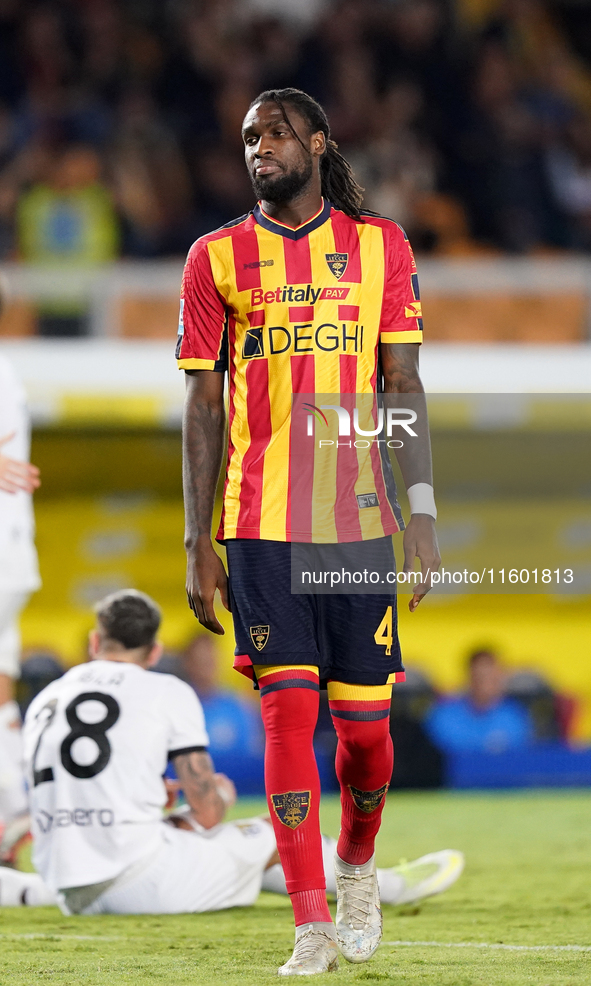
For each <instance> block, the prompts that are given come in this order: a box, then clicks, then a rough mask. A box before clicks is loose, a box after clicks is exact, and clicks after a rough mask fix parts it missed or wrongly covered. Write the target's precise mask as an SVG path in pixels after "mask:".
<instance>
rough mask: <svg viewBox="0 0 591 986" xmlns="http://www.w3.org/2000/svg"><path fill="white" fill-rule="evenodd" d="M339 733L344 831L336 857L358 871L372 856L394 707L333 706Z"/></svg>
mask: <svg viewBox="0 0 591 986" xmlns="http://www.w3.org/2000/svg"><path fill="white" fill-rule="evenodd" d="M330 711H331V713H332V717H333V723H334V726H335V729H336V732H337V737H338V746H337V755H336V772H337V777H338V779H339V784H340V785H341V832H340V835H339V840H338V843H337V853H338V855H339V857H340V858H341V859H342V860H343V861H344V862H345V863H351V864H352V865H356V866H360V865H361V864H363V863H366V862H367V861H368V859H370V858H371V856H372V855H373V853H374V848H375V839H376V835H377V834H378V830H379V828H380V822H381V820H382V811H383V808H384V802H385V799H386V792H387V790H388V785H389V784H390V778H391V776H392V766H393V763H394V751H393V747H392V740H391V738H390V702H389V700H387V701H376V702H363V703H361V702H359V701H357V702H346V701H331V702H330Z"/></svg>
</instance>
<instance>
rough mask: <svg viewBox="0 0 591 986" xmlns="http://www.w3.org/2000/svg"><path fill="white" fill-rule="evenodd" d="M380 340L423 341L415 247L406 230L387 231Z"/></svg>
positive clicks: (393, 225)
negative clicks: (413, 249) (413, 248)
mask: <svg viewBox="0 0 591 986" xmlns="http://www.w3.org/2000/svg"><path fill="white" fill-rule="evenodd" d="M388 232H389V233H390V235H389V236H388V243H387V246H386V258H385V259H386V272H385V284H384V301H383V305H382V317H381V320H380V342H419V343H420V342H422V341H423V319H422V312H421V300H420V294H419V277H418V274H417V265H416V263H415V258H414V254H413V252H412V247H411V245H410V242H409V240H408V237H407V235H406V233H405V232H404V230H403V229H401V228H400V226H398V225H397V224H395V223H393V224H392V228H391V229H389V230H388Z"/></svg>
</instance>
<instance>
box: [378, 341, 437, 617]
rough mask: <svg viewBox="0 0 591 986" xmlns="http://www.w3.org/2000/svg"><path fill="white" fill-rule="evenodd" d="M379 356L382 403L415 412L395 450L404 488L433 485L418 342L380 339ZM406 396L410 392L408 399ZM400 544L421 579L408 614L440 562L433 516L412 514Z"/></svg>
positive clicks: (408, 567) (407, 569)
mask: <svg viewBox="0 0 591 986" xmlns="http://www.w3.org/2000/svg"><path fill="white" fill-rule="evenodd" d="M380 357H381V364H382V370H383V374H384V405H385V406H386V407H387V406H394V407H404V406H407V407H408V406H410V408H411V410H413V411H415V412H416V413H417V419H416V421H415V422H413V425H412V428H413V431H415V432H416V437H410V438H407V436H406V435H404V445H403V447H402V448H400V449H396V458H397V460H398V464H399V466H400V470H401V472H402V478H403V479H404V484H405V486H406V489H407V490H408V489H410V488H411V487H412V486H416V484H417V483H425V484H427V486H430V487H433V466H432V461H431V439H430V436H429V422H428V418H427V402H426V399H425V391H424V388H423V384H422V382H421V378H420V376H419V344H418V343H384V342H383V343H381V344H380ZM388 395H390V396H388ZM408 395H412V397H411V398H410V400H409V398H408ZM403 544H404V571H405V572H410V571H412V570H413V568H414V560H415V558H418V559H419V561H420V563H421V578H422V582H421V584H420V585H417V586H416V589H415V592H414V594H413V597H412V599H411V601H410V603H409V609H410V611H411V613H412V612H414V610H415V609H416V608H417V606H418V605H419V603H420V601H421V599H422V597H423V596H424V595H425V593H426V592H428V590H429V588H430V586H429V584H428V583H427V582H426V578H427V572H429V571H431V572H436V571H437V570H438V569H439V566H440V564H441V558H440V556H439V546H438V544H437V534H436V532H435V519H434V518H433V517H432V516H430V515H429V514H427V513H412V514H411V517H410V520H409V522H408V524H407V527H406V530H405V532H404V541H403Z"/></svg>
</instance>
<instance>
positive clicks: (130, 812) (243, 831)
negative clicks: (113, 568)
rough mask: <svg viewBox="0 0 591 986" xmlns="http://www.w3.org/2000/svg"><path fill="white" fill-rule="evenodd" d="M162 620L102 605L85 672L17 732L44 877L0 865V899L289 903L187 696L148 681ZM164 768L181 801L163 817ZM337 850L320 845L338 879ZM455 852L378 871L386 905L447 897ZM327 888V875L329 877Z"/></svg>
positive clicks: (157, 905)
mask: <svg viewBox="0 0 591 986" xmlns="http://www.w3.org/2000/svg"><path fill="white" fill-rule="evenodd" d="M159 625H160V612H159V610H158V607H157V606H156V605H155V603H154V602H153V601H152V600H151V599H150V598H149V597H148V596H145V595H144V594H143V593H139V592H135V591H134V590H132V589H128V590H124V591H122V592H118V593H114V594H113V595H111V596H107V597H106V598H105V599H103V601H102V602H101V603H99V605H98V606H97V627H96V629H95V630H94V631H93V632H92V633H91V635H90V657H91V662H90V663H89V664H83V665H79V666H77V667H75V668H72V669H71V670H70V671H68V672H67V673H66V674H65V675H64V676H63V677H62V678H60V679H59V680H57V681H54V682H52V683H51V684H50V685H49V686H48V687H47V688H45V689H44V690H43V691H42V692H41V693H40V694H39V695H37V696H36V698H35V699H34V700H33V702H32V703H31V705H30V707H29V709H28V710H27V714H26V717H25V726H24V736H25V754H26V762H27V777H28V782H29V788H30V800H31V814H32V823H33V824H32V830H33V839H34V846H33V861H34V863H35V866H36V867H37V870H38V871H39V874H41V875H37V874H31V873H18V872H16V871H14V870H9V869H2V868H0V903H2V904H5V905H13V906H14V905H18V904H25V905H28V906H38V905H43V904H51V903H55V902H56V901H57V902H59V904H60V906H61V907H62V910H63V911H64V912H65V913H67V914H105V913H109V914H140V913H143V914H173V913H180V912H191V911H193V912H196V911H216V910H221V909H223V908H227V907H239V906H245V905H248V904H252V903H254V901H255V900H256V898H257V896H258V893H259V891H260V889H261V885H262V887H263V889H267V890H271V891H276V892H278V893H286V887H285V879H284V876H283V872H282V869H281V866H280V865H279V863H278V857H277V852H276V844H275V836H274V833H273V828H272V826H271V824H270V821H269V819H262V818H250V819H246V820H242V821H236V822H229V823H225V824H222V822H223V819H224V816H225V814H226V811H227V809H228V807H229V806H231V805H232V804H233V803H234V801H235V798H236V792H235V789H234V785H233V783H232V781H231V780H230V779H229V778H228V777H226V776H224V775H223V774H216V773H214V770H213V764H212V762H211V759H210V757H209V754H208V752H207V747H208V742H209V741H208V736H207V733H206V730H205V721H204V717H203V710H202V708H201V705H200V702H199V699H198V698H197V696H196V695H195V693H194V691H193V689H192V688H191V687H190V686H189V685H187V684H186V683H185V682H183V681H181V680H180V679H178V678H176V677H174V676H173V675H168V674H158V675H153V674H149V673H148V668H150V667H151V666H152V665H153V664H155V663H156V662H157V661H158V658H159V657H160V654H161V653H162V647H161V645H160V644H159V643H158V642H157V640H156V634H157V631H158V628H159ZM167 760H171V761H172V762H173V764H174V766H175V769H176V772H177V775H178V777H179V781H180V784H181V786H182V789H183V791H184V794H185V797H186V799H187V806H186V808H185V809H184V810H182V811H179V812H176V813H175V814H173V815H171V816H169V818H168V820H167V822H164V821H163V809H164V806H165V803H166V801H167V793H166V789H165V785H164V782H163V776H162V775H163V774H164V771H165V769H166V764H167ZM335 845H336V843H335V841H334V840H333V839H328V838H326V837H324V841H323V849H324V854H325V858H326V863H327V867H328V872H329V873H331V871H332V859H333V857H334V849H335ZM461 869H462V859H461V856H460V855H459V854H457V853H456V854H454V853H450V852H445V851H444V852H441V853H433V854H431V855H429V856H426V857H423V858H421V859H420V860H417V861H415V862H414V863H410V864H407V865H406V866H402V867H398V868H393V869H388V870H380V871H379V879H380V886H381V889H382V893H383V896H384V899H385V900H387V901H389V902H391V903H407V902H410V901H414V900H418V899H419V898H421V897H425V896H429V895H431V894H434V893H441V891H442V890H445V889H446V887H448V886H449V885H450V884H451V883H453V882H454V880H456V879H457V877H458V876H459V874H460V872H461ZM329 887H330V889H331V890H333V891H334V889H335V883H334V875H332V877H331V879H330V880H329Z"/></svg>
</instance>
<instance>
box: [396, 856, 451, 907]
mask: <svg viewBox="0 0 591 986" xmlns="http://www.w3.org/2000/svg"><path fill="white" fill-rule="evenodd" d="M463 869H464V854H463V853H461V852H459V851H458V850H457V849H442V850H441V851H440V852H431V853H428V854H427V855H426V856H420V857H419V859H415V860H413V861H412V862H411V863H407V862H402V863H400V865H399V866H392V867H391V868H390V869H388V870H379V876H378V878H379V881H380V895H381V898H382V901H383V902H384V904H414V903H415V902H416V901H418V900H423V898H424V897H433V896H434V895H435V894H441V893H443V891H444V890H447V888H448V887H451V885H452V883H455V882H456V880H457V879H458V877H459V876H460V875H461V873H462V870H463Z"/></svg>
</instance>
